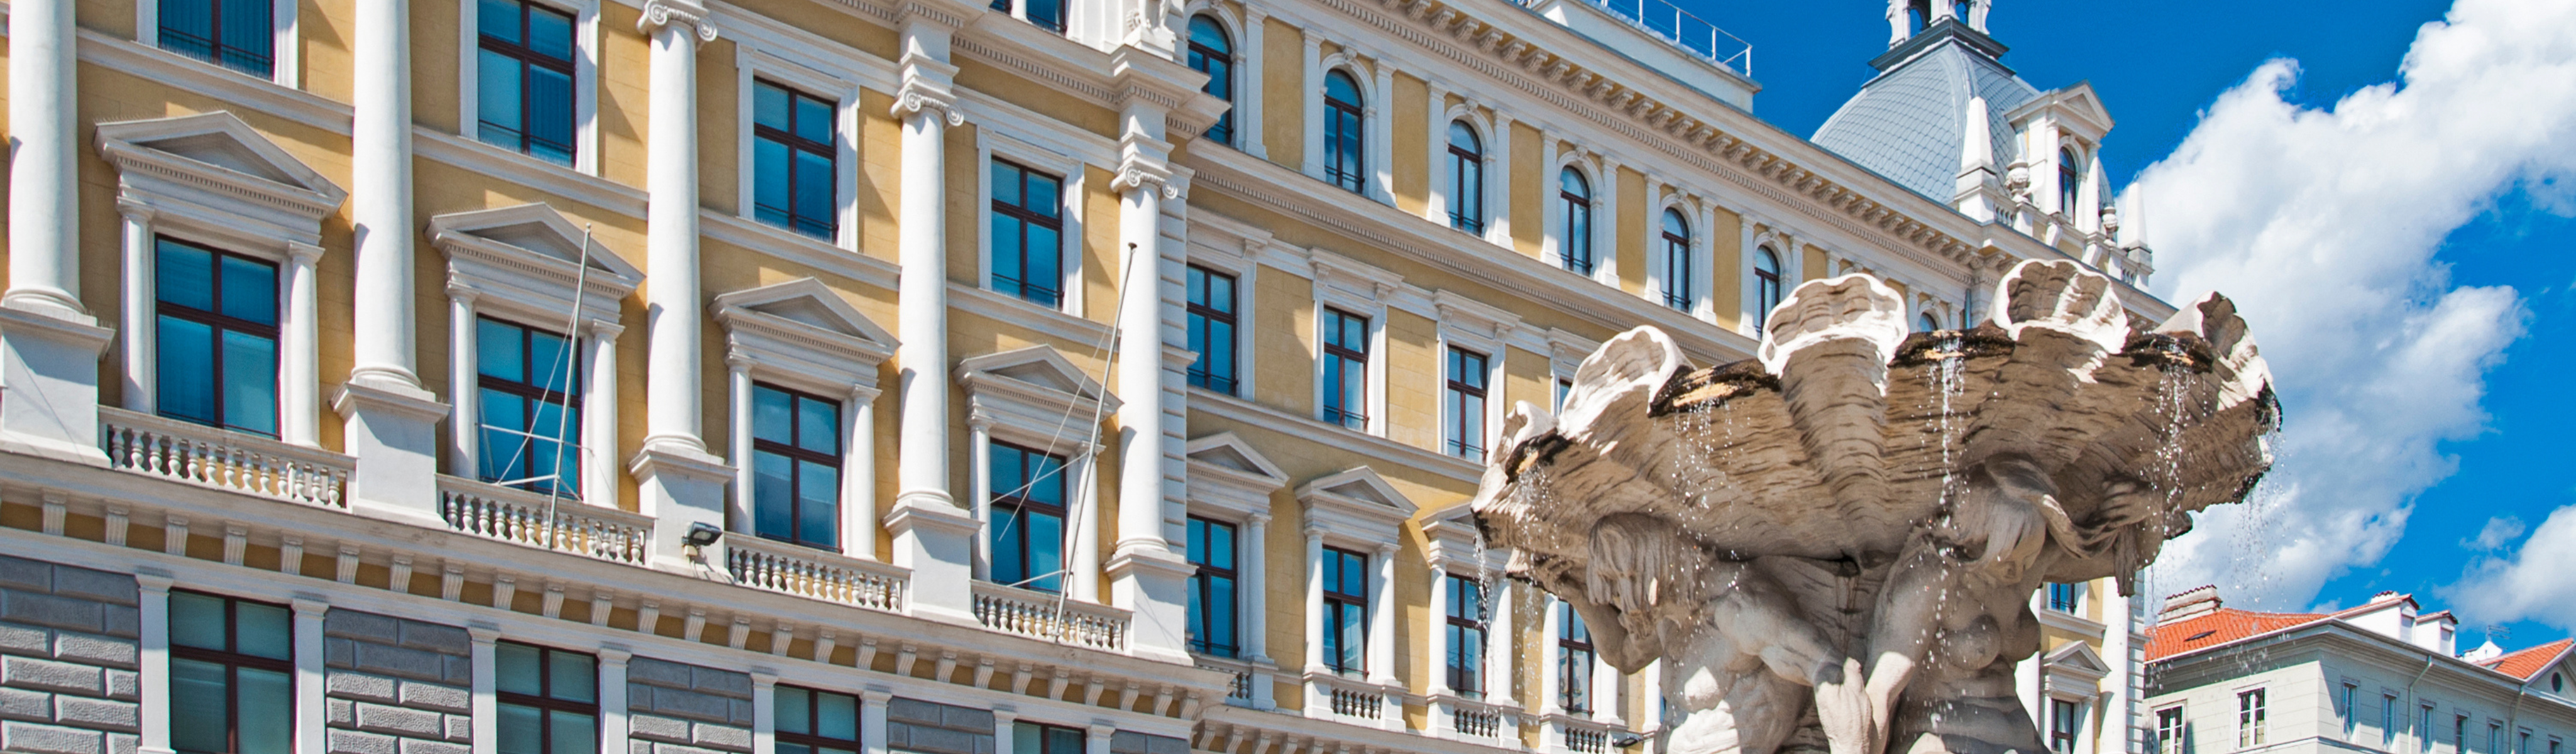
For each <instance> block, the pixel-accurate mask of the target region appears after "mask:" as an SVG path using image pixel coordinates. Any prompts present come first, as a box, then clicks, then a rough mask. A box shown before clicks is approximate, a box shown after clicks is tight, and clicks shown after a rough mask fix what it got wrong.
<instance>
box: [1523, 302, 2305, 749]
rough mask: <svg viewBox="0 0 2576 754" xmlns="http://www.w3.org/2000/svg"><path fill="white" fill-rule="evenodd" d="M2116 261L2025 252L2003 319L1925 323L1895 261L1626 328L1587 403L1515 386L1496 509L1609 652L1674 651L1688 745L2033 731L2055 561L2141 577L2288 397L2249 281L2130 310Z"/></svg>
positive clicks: (2250, 480) (1537, 568)
mask: <svg viewBox="0 0 2576 754" xmlns="http://www.w3.org/2000/svg"><path fill="white" fill-rule="evenodd" d="M2117 287H2118V286H2116V285H2115V284H2113V283H2112V282H2111V281H2110V280H2109V279H2107V278H2104V277H2102V276H2101V275H2099V274H2095V273H2093V272H2090V271H2087V270H2084V269H2083V268H2081V267H2080V266H2078V265H2076V264H2075V263H2073V262H2064V261H2054V262H2043V261H2029V262H2023V263H2021V264H2020V265H2019V266H2017V267H2015V268H2014V269H2013V270H2012V272H2011V273H2010V274H2008V275H2006V276H2005V277H2004V278H2003V280H2002V281H2001V282H2000V283H1999V284H1998V285H1997V288H1996V293H1995V296H1994V305H1993V311H1992V313H1991V318H1992V319H1991V321H1989V322H1986V323H1984V324H1981V325H1979V326H1977V327H1975V328H1973V329H1969V330H1965V331H1946V332H1938V333H1916V334H1911V335H1909V334H1908V333H1907V332H1906V329H1907V327H1906V316H1905V306H1904V302H1903V300H1902V299H1901V298H1899V296H1898V295H1897V294H1896V293H1895V292H1894V291H1893V290H1891V289H1889V288H1888V287H1887V286H1886V285H1884V284H1882V283H1880V282H1878V281H1877V280H1876V279H1873V278H1870V277H1868V276H1865V275H1846V276H1843V277H1839V278H1833V279H1829V280H1817V281H1812V282H1809V283H1807V284H1805V285H1802V286H1799V287H1798V289H1797V290H1796V291H1795V292H1793V293H1792V294H1791V295H1790V296H1789V298H1788V300H1786V301H1783V302H1781V304H1780V305H1779V307H1778V308H1776V309H1774V310H1773V312H1772V314H1771V317H1770V319H1769V326H1768V327H1767V328H1766V331H1765V332H1764V333H1763V339H1762V344H1761V349H1760V351H1759V354H1758V355H1759V358H1756V359H1750V360H1745V361H1740V362H1736V363H1733V364H1726V365H1722V366H1716V367H1709V368H1697V367H1694V366H1693V365H1692V364H1691V363H1690V362H1689V361H1688V360H1687V359H1685V358H1683V356H1682V355H1681V352H1680V350H1679V349H1678V348H1676V347H1675V345H1674V343H1673V341H1672V340H1671V339H1670V338H1669V337H1667V336H1665V335H1664V334H1663V333H1662V332H1661V331H1658V330H1656V329H1654V328H1651V327H1641V328H1638V329H1636V330H1632V331H1629V332H1627V333H1625V334H1622V335H1620V336H1618V337H1616V338H1613V339H1611V340H1610V342H1608V343H1605V344H1603V345H1602V346H1601V348H1600V350H1599V351H1597V352H1595V353H1594V354H1593V355H1592V356H1591V357H1590V358H1588V359H1586V360H1585V361H1584V362H1583V366H1582V367H1581V369H1580V370H1579V371H1578V372H1577V373H1576V376H1575V383H1574V387H1573V389H1572V391H1571V392H1570V393H1569V394H1568V395H1567V396H1566V398H1565V405H1564V406H1563V414H1562V415H1561V416H1551V415H1549V414H1548V413H1547V412H1546V411H1544V410H1541V409H1539V408H1536V407H1534V406H1531V405H1530V404H1528V403H1521V404H1519V405H1517V406H1515V407H1514V409H1513V411H1512V414H1511V416H1510V417H1509V418H1508V419H1506V420H1505V421H1504V423H1503V428H1502V431H1503V434H1504V440H1503V441H1502V443H1501V444H1500V445H1499V449H1498V450H1497V452H1495V453H1494V455H1493V461H1492V463H1491V464H1490V466H1489V467H1488V468H1487V469H1486V472H1485V476H1484V480H1483V486H1482V489H1480V490H1479V492H1478V495H1477V499H1476V501H1475V503H1474V507H1475V511H1476V514H1477V516H1478V520H1479V521H1480V523H1481V525H1482V526H1483V528H1484V530H1485V533H1486V537H1487V539H1488V541H1489V542H1490V543H1492V544H1495V545H1501V546H1508V547H1511V548H1513V557H1512V564H1511V566H1510V571H1511V574H1512V576H1514V577H1515V578H1521V579H1525V580H1528V581H1530V582H1533V583H1535V584H1537V585H1538V586H1539V587H1541V588H1543V589H1546V590H1548V591H1549V592H1551V593H1553V594H1555V595H1556V596H1558V597H1560V598H1562V599H1564V600H1566V601H1567V602H1568V603H1570V604H1572V605H1573V607H1574V608H1575V609H1576V610H1577V611H1578V612H1579V613H1580V614H1581V615H1582V617H1583V619H1584V622H1585V623H1586V624H1587V625H1588V626H1589V627H1590V628H1591V631H1592V637H1593V643H1594V646H1595V647H1596V649H1597V651H1598V652H1600V654H1601V657H1602V658H1603V659H1605V660H1607V661H1608V662H1609V663H1610V664H1611V665H1613V666H1615V667H1617V668H1618V669H1620V670H1621V671H1622V672H1631V673H1633V672H1637V671H1639V670H1641V669H1643V668H1644V667H1646V666H1647V665H1648V664H1649V663H1652V662H1654V661H1656V660H1661V661H1662V663H1663V664H1662V666H1661V668H1662V673H1663V688H1664V693H1665V694H1667V695H1668V696H1667V699H1666V701H1667V703H1668V704H1669V709H1670V710H1671V712H1672V714H1673V715H1674V716H1675V717H1676V718H1678V721H1677V723H1676V724H1675V725H1674V726H1673V727H1672V728H1671V729H1670V730H1668V731H1666V732H1665V734H1664V735H1665V736H1666V739H1665V741H1664V748H1663V751H1666V752H1670V754H1713V753H1715V754H1739V753H1740V754H1772V753H1773V752H1775V751H1802V752H1803V751H1822V752H1830V754H1880V753H1881V752H1902V753H1903V754H1943V753H1945V752H1946V753H1956V754H2002V753H2003V752H2012V751H2017V752H2021V753H2022V754H2037V753H2038V752H2042V751H2044V750H2045V747H2043V746H2042V744H2041V742H2040V738H2039V734H2038V731H2037V729H2036V728H2035V727H2034V726H2033V725H2032V723H2031V719H2030V715H2029V713H2028V712H2026V711H2025V710H2023V709H2022V706H2021V701H2020V699H2019V697H2018V696H2017V694H2016V693H2015V690H2014V686H2013V667H2014V664H2015V663H2016V662H2018V661H2020V660H2022V659H2024V658H2028V657H2030V656H2031V655H2032V654H2034V653H2035V652H2036V651H2037V650H2038V649H2039V641H2040V639H2039V626H2038V622H2037V620H2036V618H2035V617H2034V616H2033V615H2032V614H2031V611H2030V607H2029V605H2030V602H2031V599H2030V598H2031V595H2032V593H2033V591H2035V590H2036V589H2038V588H2039V586H2040V585H2041V584H2042V583H2046V582H2074V581H2086V580H2092V579H2098V578H2103V577H2118V578H2119V579H2120V588H2121V589H2122V590H2123V592H2124V593H2125V592H2127V591H2128V590H2130V589H2131V588H2132V586H2133V585H2132V584H2131V583H2130V579H2131V577H2132V576H2133V575H2134V574H2136V573H2137V572H2138V570H2139V568H2140V567H2141V566H2143V565H2144V564H2146V563H2147V562H2149V561H2151V560H2153V559H2154V557H2155V555H2156V552H2157V550H2158V549H2159V548H2160V547H2161V546H2162V545H2163V544H2164V542H2165V540H2166V539H2167V538H2169V537H2172V536H2175V535H2178V534H2181V533H2182V532H2184V531H2186V530H2188V529H2189V528H2190V527H2191V518H2190V515H2189V514H2190V513H2192V512H2196V511H2199V510H2201V509H2204V508H2207V507H2209V506H2211V505H2215V504H2219V503H2227V502H2235V501H2238V500H2241V499H2243V498H2244V497H2245V495H2246V494H2247V493H2248V492H2249V491H2250V490H2251V489H2252V487H2253V485H2254V482H2255V481H2256V480H2257V479H2259V478H2260V477H2261V476H2262V474H2263V472H2264V470H2265V469H2267V468H2268V467H2269V466H2270V463H2271V459H2270V455H2269V454H2268V452H2267V451H2266V448H2265V436H2266V435H2267V434H2268V433H2269V432H2270V431H2272V430H2273V429H2274V428H2275V427H2276V425H2277V423H2278V416H2279V414H2278V404H2277V402H2276V401H2275V399H2274V398H2273V396H2272V393H2271V386H2270V382H2271V377H2270V373H2269V371H2268V370H2267V369H2266V367H2265V366H2264V363H2263V359H2262V357H2261V356H2259V355H2257V353H2256V350H2255V346H2254V339H2253V338H2252V337H2251V336H2249V335H2248V334H2247V333H2246V328H2245V323H2244V321H2243V320H2241V319H2239V318H2237V316H2236V314H2235V310H2234V305H2233V304H2231V303H2230V302H2229V301H2228V300H2227V299H2225V298H2222V297H2219V296H2216V295H2211V296H2208V297H2206V298H2203V299H2201V300H2200V301H2197V302H2194V303H2193V304H2191V305H2190V306H2188V307H2185V308H2184V309H2183V310H2182V311H2181V313H2179V314H2177V315H2175V316H2174V317H2173V318H2171V319H2169V320H2167V321H2165V322H2164V323H2163V324H2160V325H2156V326H2154V327H2152V328H2144V329H2133V328H2132V326H2131V323H2130V320H2129V316H2128V314H2127V311H2126V310H2125V309H2124V308H2122V306H2121V305H2120V301H2119V297H2118V296H2117V295H2116V293H2115V289H2116V288H2117Z"/></svg>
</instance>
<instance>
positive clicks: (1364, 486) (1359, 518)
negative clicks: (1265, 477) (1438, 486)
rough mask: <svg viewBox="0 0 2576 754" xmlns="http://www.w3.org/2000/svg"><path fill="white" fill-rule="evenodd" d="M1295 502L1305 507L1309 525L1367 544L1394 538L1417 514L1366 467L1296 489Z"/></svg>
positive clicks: (1389, 485)
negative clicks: (1367, 542) (1296, 500)
mask: <svg viewBox="0 0 2576 754" xmlns="http://www.w3.org/2000/svg"><path fill="white" fill-rule="evenodd" d="M1297 499H1298V500H1300V501H1303V502H1305V504H1306V515H1307V517H1308V523H1310V524H1314V525H1317V526H1322V527H1324V529H1325V530H1326V531H1328V532H1333V533H1337V534H1342V535H1345V536H1349V537H1352V538H1357V539H1364V540H1369V541H1376V540H1381V539H1388V538H1392V537H1395V536H1397V534H1398V532H1399V531H1401V529H1402V528H1403V525H1404V522H1405V521H1407V520H1410V519H1412V518H1413V514H1414V513H1415V512H1416V511H1418V510H1420V507H1419V506H1416V505H1414V503H1413V500H1412V499H1411V498H1408V497H1406V496H1405V494H1404V493H1403V492H1401V491H1398V490H1396V488H1395V486H1394V485H1392V484H1388V483H1387V481H1386V478H1385V477H1382V476H1379V475H1378V473H1377V470H1376V469H1371V468H1369V467H1367V466H1361V467H1358V468H1353V469H1349V470H1346V471H1341V472H1338V473H1334V474H1328V475H1325V476H1323V477H1319V478H1316V479H1315V480H1313V481H1309V482H1307V483H1305V484H1302V485H1298V487H1297Z"/></svg>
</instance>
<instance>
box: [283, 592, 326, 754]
mask: <svg viewBox="0 0 2576 754" xmlns="http://www.w3.org/2000/svg"><path fill="white" fill-rule="evenodd" d="M294 608H295V629H294V632H293V633H292V634H291V636H292V637H293V639H294V642H295V647H294V652H293V654H294V657H295V750H296V751H324V750H325V747H324V746H323V743H322V736H323V727H322V722H323V719H324V718H325V717H327V715H326V714H325V713H324V701H323V697H322V691H323V683H322V674H323V667H322V616H323V614H324V613H326V612H328V611H329V610H330V609H331V605H330V603H327V602H323V601H321V600H316V599H306V598H302V597H298V598H296V599H295V601H294Z"/></svg>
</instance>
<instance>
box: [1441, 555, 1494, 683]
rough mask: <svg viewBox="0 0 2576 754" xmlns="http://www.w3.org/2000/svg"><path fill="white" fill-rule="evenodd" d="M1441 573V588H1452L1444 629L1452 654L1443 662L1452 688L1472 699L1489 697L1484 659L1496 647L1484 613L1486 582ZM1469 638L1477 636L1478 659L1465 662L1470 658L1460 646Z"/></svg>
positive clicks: (1442, 659)
mask: <svg viewBox="0 0 2576 754" xmlns="http://www.w3.org/2000/svg"><path fill="white" fill-rule="evenodd" d="M1441 576H1442V579H1441V580H1442V581H1443V582H1444V583H1442V585H1441V588H1442V589H1446V590H1448V591H1449V595H1448V596H1449V610H1448V615H1447V616H1446V617H1445V619H1444V620H1443V621H1442V622H1443V624H1444V625H1445V626H1446V628H1445V629H1444V630H1446V631H1447V632H1448V633H1449V636H1448V639H1449V653H1448V656H1446V657H1443V658H1441V663H1442V665H1443V666H1444V667H1445V669H1446V670H1447V671H1448V679H1449V689H1450V690H1452V691H1456V692H1458V694H1459V695H1461V696H1465V697H1467V698H1469V699H1482V698H1484V696H1485V666H1484V662H1483V660H1484V658H1485V656H1486V653H1488V652H1490V651H1492V647H1489V646H1486V638H1487V637H1486V636H1485V621H1484V615H1483V613H1484V605H1485V600H1486V599H1487V598H1486V595H1485V593H1484V592H1485V585H1484V582H1482V581H1478V580H1476V579H1474V578H1471V577H1467V576H1460V575H1458V574H1454V573H1445V572H1444V573H1442V574H1441ZM1461 598H1470V599H1472V600H1473V602H1474V605H1473V606H1472V607H1471V606H1469V605H1467V604H1464V603H1466V602H1468V601H1469V600H1468V599H1461ZM1469 637H1473V638H1474V641H1475V645H1476V652H1475V654H1476V660H1477V661H1476V662H1473V663H1462V662H1461V661H1462V660H1465V659H1466V658H1465V657H1464V656H1463V655H1464V654H1465V653H1463V652H1461V651H1460V648H1461V647H1462V646H1464V642H1465V641H1467V640H1468V638H1469Z"/></svg>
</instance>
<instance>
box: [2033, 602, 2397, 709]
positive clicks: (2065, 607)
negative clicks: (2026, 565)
mask: <svg viewBox="0 0 2576 754" xmlns="http://www.w3.org/2000/svg"><path fill="white" fill-rule="evenodd" d="M2048 609H2049V611H2050V612H2057V613H2065V614H2068V615H2073V614H2075V613H2076V611H2079V610H2083V609H2084V584H2082V583H2080V582H2055V581H2052V582H2049V584H2048ZM2345 688H2351V687H2349V686H2347V687H2345ZM2349 696H2350V694H2349V692H2347V693H2346V697H2347V700H2346V701H2349Z"/></svg>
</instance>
